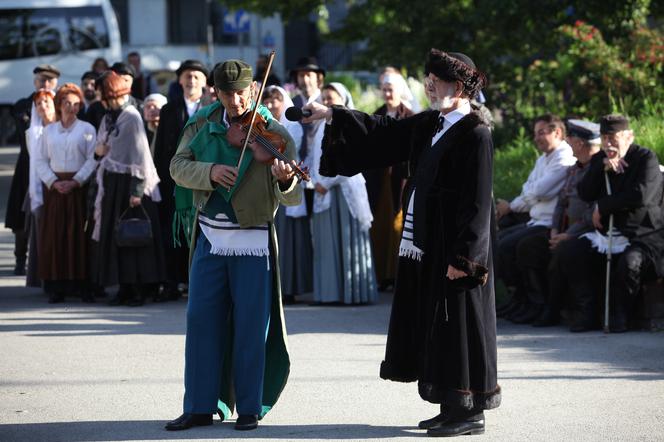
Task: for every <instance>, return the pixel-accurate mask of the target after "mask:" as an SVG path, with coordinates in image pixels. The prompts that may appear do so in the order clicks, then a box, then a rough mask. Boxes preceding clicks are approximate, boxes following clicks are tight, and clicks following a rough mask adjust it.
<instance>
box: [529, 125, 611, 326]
mask: <svg viewBox="0 0 664 442" xmlns="http://www.w3.org/2000/svg"><path fill="white" fill-rule="evenodd" d="M567 142H568V143H569V145H570V146H572V151H573V152H574V156H575V157H576V159H577V161H576V164H575V165H573V166H569V167H568V168H567V174H566V177H565V183H564V185H563V188H562V189H561V191H560V193H559V194H558V202H557V204H556V208H555V210H554V211H553V220H552V224H551V230H550V231H541V232H540V233H537V234H535V235H532V236H529V237H527V238H524V239H522V240H521V241H520V242H519V244H518V245H517V252H516V255H517V263H518V265H519V268H520V270H521V273H522V276H523V285H524V287H525V288H526V293H527V295H528V301H529V302H530V303H531V304H532V305H534V306H535V309H534V310H535V311H536V312H539V313H540V315H539V317H537V318H532V319H535V322H533V325H534V326H536V327H546V326H550V325H555V324H557V323H558V322H559V313H560V306H561V297H560V295H561V294H562V293H565V290H560V287H559V284H558V283H559V280H560V279H559V278H558V277H557V275H556V273H555V269H556V267H557V261H558V254H557V251H558V250H559V248H560V247H562V244H563V242H565V241H567V240H568V239H571V238H576V237H578V236H579V235H582V234H584V233H587V232H589V231H591V230H593V225H592V212H593V204H592V203H587V202H586V201H583V200H582V199H581V198H579V195H578V193H577V190H576V187H577V184H578V183H579V182H580V181H581V180H582V179H583V177H584V176H585V174H586V172H587V171H588V166H590V160H591V158H592V157H593V155H595V154H596V153H598V152H599V151H600V135H599V124H597V123H591V122H589V121H581V120H568V121H567ZM549 267H551V268H552V269H553V271H552V272H553V273H552V274H550V275H549V277H547V268H549ZM549 287H551V290H549ZM526 319H528V320H530V319H531V317H529V318H526Z"/></svg>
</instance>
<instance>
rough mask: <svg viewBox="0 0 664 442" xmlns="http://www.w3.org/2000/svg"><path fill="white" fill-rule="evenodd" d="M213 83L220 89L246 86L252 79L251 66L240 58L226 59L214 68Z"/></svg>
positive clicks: (233, 89)
mask: <svg viewBox="0 0 664 442" xmlns="http://www.w3.org/2000/svg"><path fill="white" fill-rule="evenodd" d="M213 75H214V85H215V86H216V87H217V89H220V90H222V91H238V90H241V89H245V88H248V87H249V86H250V85H251V82H252V81H253V79H254V74H253V72H252V70H251V66H249V65H248V64H247V63H245V62H244V61H242V60H227V61H225V62H223V63H222V64H221V65H218V66H217V67H215V69H214V73H213Z"/></svg>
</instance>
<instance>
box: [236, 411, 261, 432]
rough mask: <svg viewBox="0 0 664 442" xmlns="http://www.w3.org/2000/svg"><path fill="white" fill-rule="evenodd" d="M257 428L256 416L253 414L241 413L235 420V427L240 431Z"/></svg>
mask: <svg viewBox="0 0 664 442" xmlns="http://www.w3.org/2000/svg"><path fill="white" fill-rule="evenodd" d="M256 428H258V416H256V415H255V414H241V415H239V416H238V417H237V420H236V421H235V429H236V430H240V431H246V430H255V429H256Z"/></svg>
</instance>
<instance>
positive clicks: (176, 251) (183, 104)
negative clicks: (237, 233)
mask: <svg viewBox="0 0 664 442" xmlns="http://www.w3.org/2000/svg"><path fill="white" fill-rule="evenodd" d="M175 74H176V75H177V78H178V83H179V85H180V86H181V87H182V91H183V94H182V95H178V96H177V97H176V98H175V99H173V100H170V101H169V102H168V103H166V104H165V105H164V106H163V107H162V108H161V111H160V113H159V128H158V129H157V134H156V138H155V141H154V163H155V166H156V167H157V173H158V174H159V179H160V181H159V191H160V192H161V198H162V199H161V202H160V203H159V218H160V221H161V225H162V226H171V225H172V224H173V213H175V196H174V189H175V182H174V181H173V178H171V174H170V172H169V167H170V165H171V159H172V158H173V155H175V151H176V150H177V148H178V140H179V139H180V133H182V129H183V128H184V126H185V124H186V123H187V120H189V118H190V117H191V116H192V115H194V114H195V113H196V112H197V111H198V110H199V109H200V108H201V107H202V102H201V98H202V96H203V88H204V87H205V85H206V81H207V77H208V70H207V68H206V67H205V65H204V64H203V63H201V62H200V61H198V60H185V61H183V62H182V63H181V64H180V67H179V68H178V69H177V70H176V71H175ZM162 234H163V243H164V248H165V251H166V263H167V264H166V265H167V270H168V271H167V273H166V274H167V277H168V279H167V280H166V281H164V284H163V290H162V292H161V294H160V295H159V299H160V300H163V301H166V300H177V299H179V298H180V296H181V293H180V291H179V290H178V284H180V283H187V282H188V280H189V277H188V267H189V248H188V247H187V242H186V241H183V240H180V241H178V243H179V244H180V245H179V246H178V245H175V244H174V243H173V238H172V235H171V232H170V230H169V229H168V228H166V229H163V232H162Z"/></svg>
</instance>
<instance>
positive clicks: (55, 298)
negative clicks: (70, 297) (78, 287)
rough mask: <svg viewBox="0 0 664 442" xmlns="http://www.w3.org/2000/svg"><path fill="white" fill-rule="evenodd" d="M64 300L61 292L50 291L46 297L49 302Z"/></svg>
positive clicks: (55, 302)
mask: <svg viewBox="0 0 664 442" xmlns="http://www.w3.org/2000/svg"><path fill="white" fill-rule="evenodd" d="M64 301H65V295H64V294H62V293H51V295H50V296H49V297H48V303H49V304H57V303H59V302H64Z"/></svg>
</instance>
